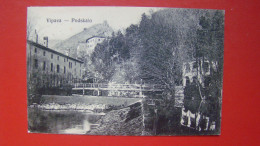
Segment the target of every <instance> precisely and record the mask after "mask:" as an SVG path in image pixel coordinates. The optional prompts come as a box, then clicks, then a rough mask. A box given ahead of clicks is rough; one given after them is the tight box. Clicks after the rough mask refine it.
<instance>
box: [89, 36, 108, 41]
mask: <svg viewBox="0 0 260 146" xmlns="http://www.w3.org/2000/svg"><path fill="white" fill-rule="evenodd" d="M92 38H106V37H103V36H92V37H90V38H88V39H86V42H87V41H88V40H90V39H92Z"/></svg>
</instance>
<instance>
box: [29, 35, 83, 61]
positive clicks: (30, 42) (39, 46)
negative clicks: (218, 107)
mask: <svg viewBox="0 0 260 146" xmlns="http://www.w3.org/2000/svg"><path fill="white" fill-rule="evenodd" d="M27 43H29V44H32V45H34V46H36V47H38V48H41V49H43V50H46V51H49V52H52V53H55V54H58V55H60V56H63V57H66V58H69V59H71V60H74V61H77V62H79V63H84V62H82V61H80V60H77V59H75V58H72V57H70V56H68V55H65V54H62V53H60V52H57V51H55V50H53V49H50V48H47V47H45V46H43V45H41V44H38V43H35V42H33V41H30V40H27Z"/></svg>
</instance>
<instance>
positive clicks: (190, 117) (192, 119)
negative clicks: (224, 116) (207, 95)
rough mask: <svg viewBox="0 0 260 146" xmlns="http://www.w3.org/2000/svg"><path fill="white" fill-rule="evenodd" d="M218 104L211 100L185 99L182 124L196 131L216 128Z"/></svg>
mask: <svg viewBox="0 0 260 146" xmlns="http://www.w3.org/2000/svg"><path fill="white" fill-rule="evenodd" d="M216 104H217V103H216V102H214V103H212V101H209V100H184V106H183V108H182V113H181V115H182V116H181V121H180V123H181V125H182V126H184V127H188V128H191V129H194V130H195V131H214V130H216V120H218V119H217V116H216V115H217V113H216V112H218V110H217V109H216V106H215V105H216Z"/></svg>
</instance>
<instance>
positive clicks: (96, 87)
mask: <svg viewBox="0 0 260 146" xmlns="http://www.w3.org/2000/svg"><path fill="white" fill-rule="evenodd" d="M164 89H165V86H164V85H159V84H113V83H108V84H104V83H75V84H74V87H73V88H72V91H82V94H83V95H84V94H85V91H86V90H90V91H97V96H100V95H101V92H102V91H109V92H110V93H113V92H114V93H115V92H117V93H119V92H135V93H139V94H138V95H135V97H144V95H143V92H162V91H163V90H164Z"/></svg>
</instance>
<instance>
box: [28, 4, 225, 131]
mask: <svg viewBox="0 0 260 146" xmlns="http://www.w3.org/2000/svg"><path fill="white" fill-rule="evenodd" d="M224 14H225V12H224V11H223V10H208V9H182V8H156V7H28V8H27V45H26V49H27V50H26V52H27V107H28V110H27V111H28V132H29V133H52V134H82V135H127V136H163V135H169V136H171V135H220V132H221V107H222V84H223V56H224Z"/></svg>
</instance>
